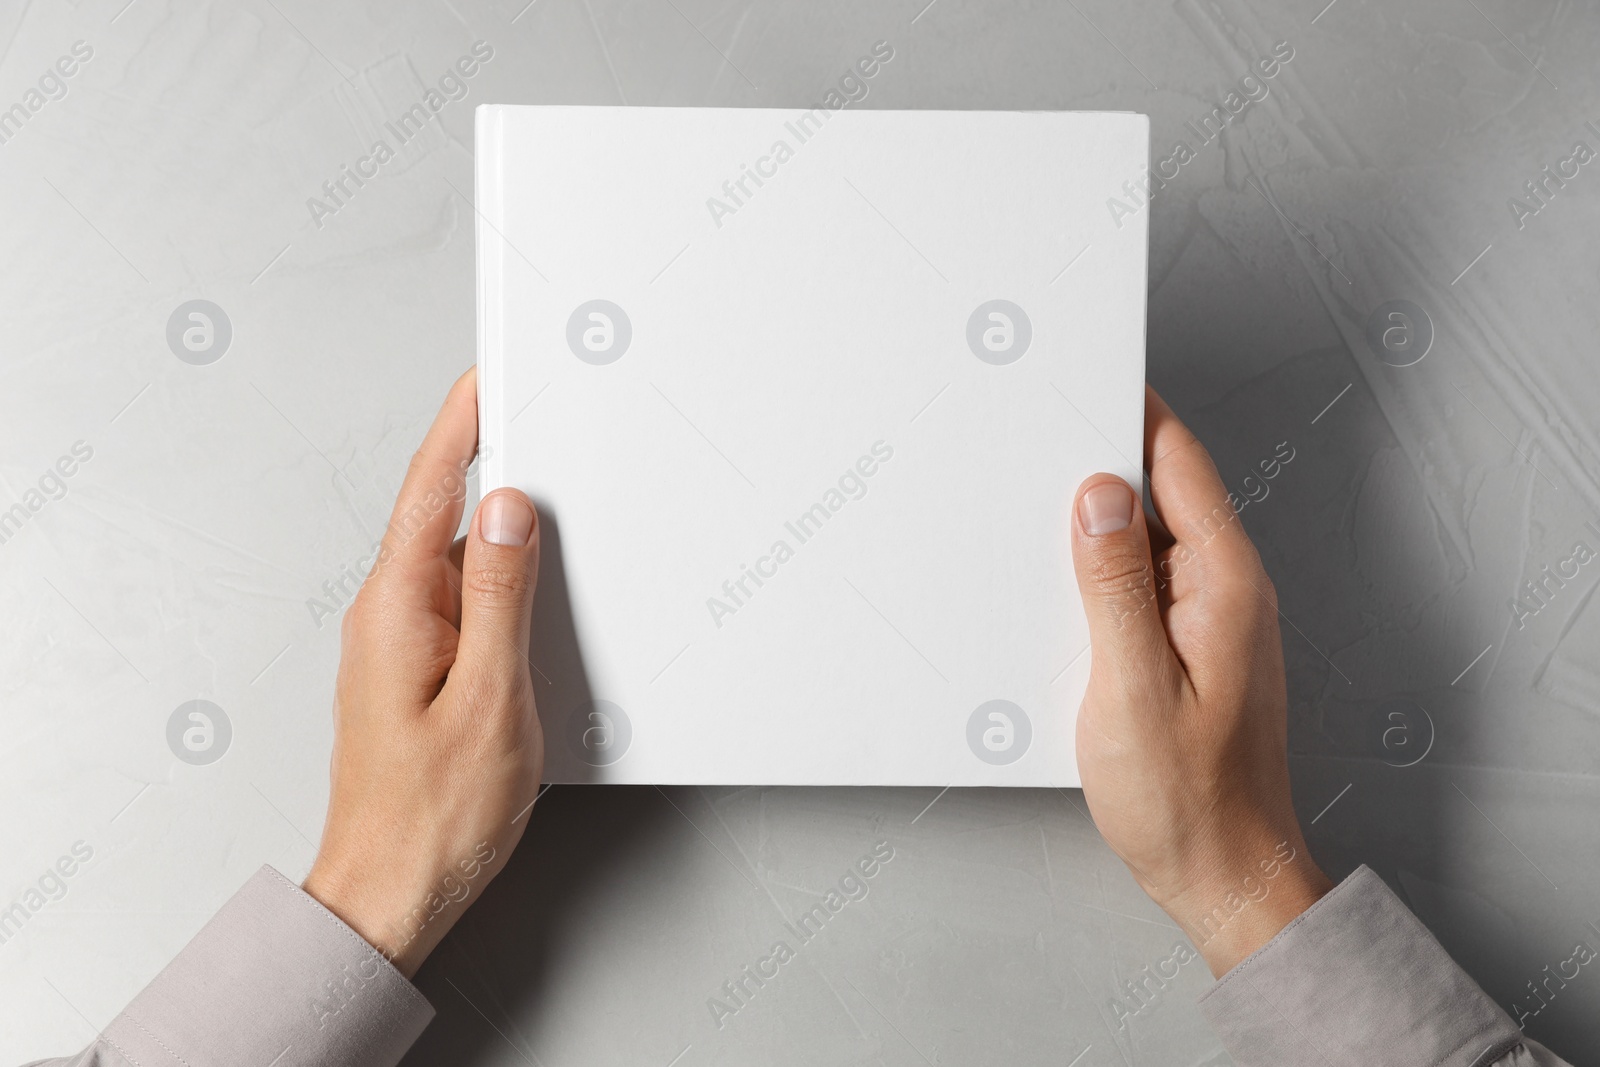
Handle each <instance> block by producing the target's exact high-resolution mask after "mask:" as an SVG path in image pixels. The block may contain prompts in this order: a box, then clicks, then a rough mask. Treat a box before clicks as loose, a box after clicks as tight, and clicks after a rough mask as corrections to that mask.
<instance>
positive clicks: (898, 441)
mask: <svg viewBox="0 0 1600 1067" xmlns="http://www.w3.org/2000/svg"><path fill="white" fill-rule="evenodd" d="M1148 140H1149V124H1148V120H1147V119H1146V118H1145V117H1144V116H1142V115H1134V114H1118V113H1070V112H960V111H855V110H849V109H847V108H846V109H842V110H828V109H826V108H818V109H816V110H814V111H810V112H807V111H799V110H769V109H720V108H630V107H543V106H538V107H534V106H498V105H495V106H484V107H479V108H478V110H477V183H476V210H477V214H478V222H477V247H478V346H479V347H478V361H479V379H478V381H479V389H480V396H479V405H480V413H481V420H482V427H481V433H482V437H481V447H482V450H483V452H484V454H485V455H484V460H483V465H482V469H483V477H484V482H483V488H484V491H485V492H487V491H489V490H491V489H494V488H498V487H500V486H507V485H510V486H516V487H517V488H519V489H522V490H523V491H525V492H526V493H527V494H528V495H529V496H530V497H531V498H532V499H533V500H534V502H535V503H536V505H537V506H538V508H539V512H540V516H541V520H542V522H543V524H544V525H543V538H544V540H543V553H544V554H543V559H542V563H541V567H540V575H539V588H538V594H537V597H536V606H535V612H534V614H535V626H534V630H535V633H534V637H533V641H532V647H531V649H530V650H529V656H530V660H531V662H532V664H533V666H534V674H533V680H534V688H535V693H536V697H537V700H538V706H539V714H540V717H541V719H542V721H543V723H544V731H545V738H546V760H545V778H546V780H547V781H550V782H558V783H573V782H625V783H662V784H666V783H701V784H710V783H724V784H763V785H774V784H797V785H922V786H947V785H1015V786H1050V785H1058V786H1071V785H1076V784H1078V780H1079V779H1078V770H1077V762H1076V758H1075V754H1074V746H1073V738H1074V725H1075V719H1076V715H1077V710H1078V705H1079V703H1080V702H1081V700H1082V696H1083V692H1084V686H1085V683H1086V681H1087V679H1088V672H1089V657H1088V655H1087V654H1086V650H1087V646H1088V630H1087V624H1086V620H1085V618H1084V616H1083V607H1082V604H1081V601H1080V599H1079V597H1078V593H1077V586H1076V583H1075V581H1074V579H1073V572H1072V561H1071V545H1070V526H1069V523H1070V519H1071V507H1072V502H1073V498H1074V494H1075V492H1076V490H1077V487H1078V485H1079V483H1080V482H1081V481H1082V480H1083V479H1084V478H1085V477H1087V476H1088V475H1090V474H1093V473H1095V472H1097V471H1111V472H1113V473H1116V474H1118V475H1120V476H1122V477H1123V478H1125V479H1127V480H1128V481H1129V482H1130V484H1133V485H1135V486H1137V485H1139V483H1140V478H1141V475H1140V455H1141V452H1142V448H1143V419H1144V394H1143V388H1144V351H1145V284H1146V260H1147V251H1146V225H1147V220H1148V210H1147V209H1146V208H1144V207H1143V206H1141V204H1140V201H1141V199H1142V198H1140V197H1138V196H1130V193H1129V191H1128V190H1129V189H1130V188H1137V187H1138V186H1139V185H1141V184H1142V183H1144V182H1145V181H1147V180H1148V179H1147V177H1146V174H1147V166H1148V161H1149V155H1148ZM1130 182H1132V183H1133V185H1132V186H1129V184H1128V183H1130ZM1113 198H1115V200H1113Z"/></svg>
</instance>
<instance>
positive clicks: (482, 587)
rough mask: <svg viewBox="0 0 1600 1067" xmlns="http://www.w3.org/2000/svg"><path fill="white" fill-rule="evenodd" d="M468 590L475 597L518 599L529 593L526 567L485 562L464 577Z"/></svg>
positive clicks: (489, 599) (496, 599)
mask: <svg viewBox="0 0 1600 1067" xmlns="http://www.w3.org/2000/svg"><path fill="white" fill-rule="evenodd" d="M464 583H465V586H466V591H467V593H468V594H469V595H471V596H472V597H473V598H474V599H477V600H488V601H517V600H520V599H522V598H523V597H524V596H526V595H527V592H528V570H527V568H526V567H519V566H507V565H505V564H500V563H485V564H481V565H479V566H477V567H474V568H472V570H471V571H470V573H468V574H467V575H466V576H465V578H464Z"/></svg>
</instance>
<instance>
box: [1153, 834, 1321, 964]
mask: <svg viewBox="0 0 1600 1067" xmlns="http://www.w3.org/2000/svg"><path fill="white" fill-rule="evenodd" d="M1332 888H1333V883H1332V882H1331V881H1330V880H1329V879H1328V876H1327V875H1326V874H1324V873H1323V872H1322V869H1321V868H1320V867H1318V866H1317V865H1316V863H1315V862H1314V861H1313V860H1312V859H1311V854H1310V852H1309V851H1308V850H1307V849H1306V845H1305V841H1304V840H1303V839H1302V838H1299V837H1298V836H1296V837H1293V838H1287V837H1286V838H1284V839H1282V840H1280V841H1279V842H1277V843H1276V844H1275V845H1273V846H1269V847H1268V848H1266V849H1265V850H1263V851H1262V852H1261V853H1260V858H1258V859H1254V860H1250V861H1246V862H1243V863H1236V864H1229V865H1226V866H1224V867H1222V868H1221V869H1218V870H1215V871H1212V872H1209V876H1208V877H1207V878H1206V879H1204V880H1203V881H1202V882H1199V883H1197V884H1195V885H1193V886H1191V887H1190V888H1187V889H1185V890H1184V891H1183V892H1182V893H1180V894H1178V895H1177V896H1175V897H1174V898H1173V899H1171V900H1167V901H1162V902H1161V907H1162V909H1163V910H1164V911H1166V913H1167V914H1168V915H1169V916H1171V917H1172V918H1173V920H1174V921H1176V922H1177V923H1178V925H1179V926H1180V927H1182V928H1183V931H1184V933H1185V934H1186V935H1188V937H1189V939H1190V940H1191V941H1192V942H1193V943H1194V946H1195V948H1196V949H1198V950H1199V952H1200V955H1201V956H1203V957H1204V958H1205V961H1206V964H1207V965H1208V966H1209V967H1210V968H1211V973H1212V974H1213V975H1214V976H1215V977H1217V978H1221V977H1222V976H1223V975H1225V974H1227V973H1228V972H1229V971H1231V970H1232V969H1233V968H1234V967H1236V966H1238V965H1239V964H1240V963H1241V962H1243V961H1244V960H1245V959H1246V958H1248V957H1249V956H1250V955H1252V954H1253V953H1255V952H1256V951H1257V950H1259V949H1260V948H1262V947H1263V946H1264V945H1266V944H1267V943H1268V942H1269V941H1271V940H1272V939H1273V938H1274V937H1276V936H1277V935H1278V934H1279V933H1280V932H1281V931H1282V930H1283V928H1284V927H1286V926H1288V925H1289V924H1290V923H1291V922H1293V921H1294V920H1295V919H1296V918H1298V917H1299V916H1300V915H1301V914H1303V913H1304V912H1305V911H1306V909H1307V908H1310V907H1311V906H1312V905H1313V904H1315V903H1316V902H1317V901H1318V900H1321V899H1322V897H1323V896H1325V895H1326V894H1327V893H1328V891H1329V890H1331V889H1332Z"/></svg>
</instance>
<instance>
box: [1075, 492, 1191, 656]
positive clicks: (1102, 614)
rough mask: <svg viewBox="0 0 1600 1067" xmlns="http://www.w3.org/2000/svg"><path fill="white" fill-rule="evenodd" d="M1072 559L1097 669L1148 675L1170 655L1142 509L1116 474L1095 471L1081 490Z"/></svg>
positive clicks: (1077, 506) (1137, 499) (1136, 497)
mask: <svg viewBox="0 0 1600 1067" xmlns="http://www.w3.org/2000/svg"><path fill="white" fill-rule="evenodd" d="M1072 563H1073V567H1074V569H1075V570H1076V571H1077V574H1078V591H1079V593H1080V594H1082V596H1083V607H1084V611H1085V612H1086V613H1087V614H1088V617H1089V645H1090V648H1091V649H1092V660H1091V663H1092V666H1091V673H1093V674H1094V675H1097V676H1100V677H1103V678H1106V680H1108V681H1111V680H1113V679H1114V678H1116V677H1127V676H1128V675H1130V674H1144V675H1146V676H1148V672H1149V670H1150V668H1151V667H1153V666H1156V665H1158V664H1161V663H1162V661H1163V660H1165V659H1168V658H1170V657H1171V656H1172V647H1171V645H1169V644H1168V643H1167V631H1166V627H1165V626H1164V625H1163V624H1162V621H1161V610H1160V608H1159V607H1158V606H1157V604H1156V586H1155V569H1154V567H1153V566H1152V565H1151V562H1150V531H1149V529H1148V528H1147V527H1146V525H1145V517H1144V509H1143V508H1141V507H1140V506H1139V498H1138V496H1137V495H1136V494H1135V493H1134V491H1133V490H1132V489H1131V488H1129V487H1128V483H1127V482H1125V481H1123V480H1122V479H1121V478H1118V477H1117V476H1116V475H1114V474H1096V475H1094V476H1092V477H1090V478H1089V479H1088V480H1087V481H1085V482H1084V483H1083V485H1082V486H1080V487H1079V488H1078V500H1077V504H1076V506H1074V508H1073V515H1072Z"/></svg>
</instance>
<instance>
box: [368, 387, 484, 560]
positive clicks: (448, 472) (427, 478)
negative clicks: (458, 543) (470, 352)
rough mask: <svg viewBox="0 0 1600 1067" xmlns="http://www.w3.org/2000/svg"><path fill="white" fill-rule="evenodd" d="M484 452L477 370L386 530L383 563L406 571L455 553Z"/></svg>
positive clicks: (455, 394)
mask: <svg viewBox="0 0 1600 1067" xmlns="http://www.w3.org/2000/svg"><path fill="white" fill-rule="evenodd" d="M477 448H478V393H477V372H476V369H473V370H469V371H467V373H465V374H463V375H462V376H461V377H459V378H457V379H456V382H455V384H454V385H453V386H451V387H450V393H449V395H448V396H446V397H445V399H444V405H443V406H442V407H441V408H440V409H439V414H438V415H437V416H436V417H435V418H434V420H433V425H432V426H431V427H429V428H428V433H427V436H426V437H424V438H423V440H422V446H421V447H420V448H418V449H417V453H416V455H414V456H412V457H411V466H410V467H409V468H408V469H407V471H406V480H405V483H404V484H403V485H401V487H400V495H399V496H398V497H397V498H396V500H395V504H394V512H393V513H392V514H391V515H390V516H389V526H388V529H387V530H385V531H384V535H383V548H382V550H381V552H380V554H379V560H380V562H381V563H390V562H396V563H399V564H400V565H401V566H402V568H403V569H405V568H410V567H414V566H416V565H419V564H426V563H432V562H435V561H437V560H439V559H440V558H442V557H443V556H445V555H446V554H447V553H448V552H449V551H450V543H451V541H453V540H454V539H455V535H456V528H457V527H458V526H460V525H461V511H462V507H463V505H464V503H465V501H466V498H467V468H468V467H470V466H471V465H472V457H473V455H474V453H475V452H476V451H477Z"/></svg>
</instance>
